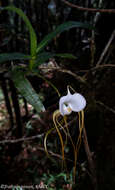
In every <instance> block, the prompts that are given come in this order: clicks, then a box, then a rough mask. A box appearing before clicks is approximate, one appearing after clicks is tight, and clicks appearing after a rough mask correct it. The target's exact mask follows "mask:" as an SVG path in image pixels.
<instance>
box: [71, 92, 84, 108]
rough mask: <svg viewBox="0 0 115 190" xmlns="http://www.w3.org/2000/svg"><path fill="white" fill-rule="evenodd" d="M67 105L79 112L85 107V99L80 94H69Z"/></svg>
mask: <svg viewBox="0 0 115 190" xmlns="http://www.w3.org/2000/svg"><path fill="white" fill-rule="evenodd" d="M68 105H69V107H70V108H71V109H72V111H74V112H79V111H81V110H83V109H84V108H85V106H86V100H85V98H84V97H83V96H82V95H81V94H79V93H75V94H73V95H72V96H71V99H70V101H69V103H68Z"/></svg>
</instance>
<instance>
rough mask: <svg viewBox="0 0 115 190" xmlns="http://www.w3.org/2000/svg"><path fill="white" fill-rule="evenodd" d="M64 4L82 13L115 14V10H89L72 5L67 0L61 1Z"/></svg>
mask: <svg viewBox="0 0 115 190" xmlns="http://www.w3.org/2000/svg"><path fill="white" fill-rule="evenodd" d="M61 1H62V2H64V3H65V4H66V5H68V6H70V7H72V8H76V9H78V10H81V11H89V12H100V13H115V9H95V8H88V7H81V6H79V5H75V4H72V3H70V2H68V1H66V0H61Z"/></svg>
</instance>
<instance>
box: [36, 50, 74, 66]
mask: <svg viewBox="0 0 115 190" xmlns="http://www.w3.org/2000/svg"><path fill="white" fill-rule="evenodd" d="M52 57H61V58H69V59H76V57H75V56H74V55H72V54H69V53H62V54H61V53H50V52H42V53H39V54H38V55H37V58H36V64H35V67H37V66H38V65H41V64H42V63H45V61H47V60H48V59H49V58H52Z"/></svg>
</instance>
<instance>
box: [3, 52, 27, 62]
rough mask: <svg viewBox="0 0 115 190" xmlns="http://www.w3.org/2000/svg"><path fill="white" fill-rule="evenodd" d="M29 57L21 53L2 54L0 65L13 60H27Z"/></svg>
mask: <svg viewBox="0 0 115 190" xmlns="http://www.w3.org/2000/svg"><path fill="white" fill-rule="evenodd" d="M29 59H31V56H29V55H25V54H23V53H16V52H15V53H2V54H0V63H2V62H6V61H13V60H29Z"/></svg>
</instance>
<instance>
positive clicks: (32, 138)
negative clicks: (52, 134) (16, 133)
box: [0, 133, 45, 144]
mask: <svg viewBox="0 0 115 190" xmlns="http://www.w3.org/2000/svg"><path fill="white" fill-rule="evenodd" d="M44 135H45V133H42V134H40V135H34V136H31V137H22V138H19V139H8V140H2V141H0V144H6V143H19V142H22V141H30V140H34V139H36V138H41V137H43V136H44Z"/></svg>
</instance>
